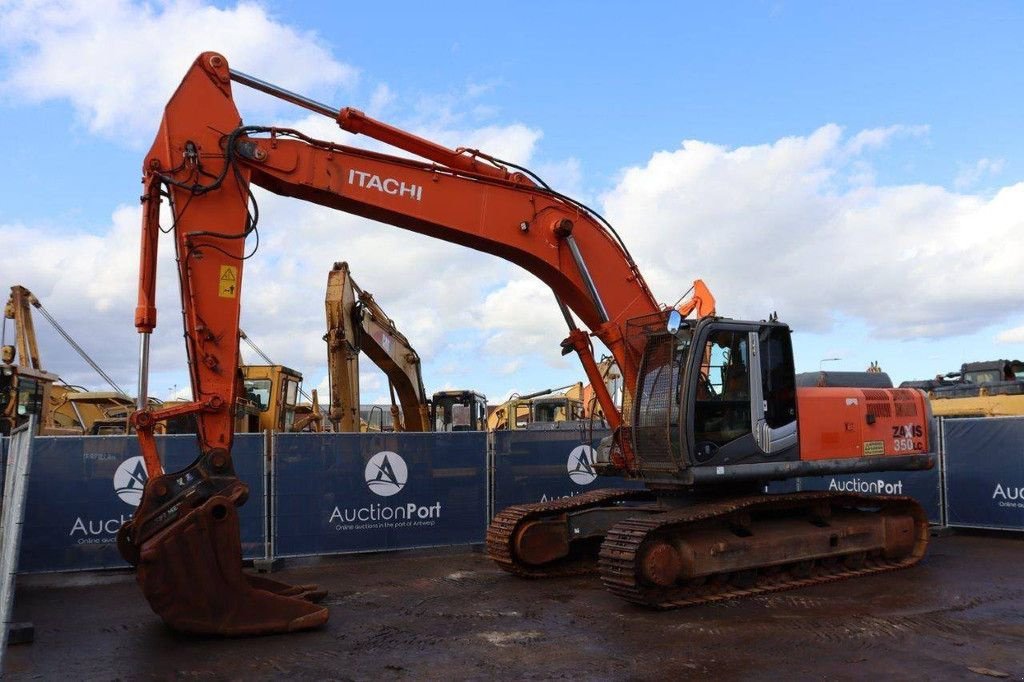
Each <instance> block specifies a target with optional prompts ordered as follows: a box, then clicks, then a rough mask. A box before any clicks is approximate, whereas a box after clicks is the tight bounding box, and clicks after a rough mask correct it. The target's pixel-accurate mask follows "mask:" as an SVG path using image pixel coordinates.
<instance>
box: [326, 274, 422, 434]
mask: <svg viewBox="0 0 1024 682" xmlns="http://www.w3.org/2000/svg"><path fill="white" fill-rule="evenodd" d="M324 308H325V311H326V313H327V334H326V335H325V336H324V340H325V341H326V342H327V375H328V381H329V383H330V390H331V407H330V412H329V418H330V420H331V424H332V425H333V426H334V429H335V430H336V431H347V432H355V431H366V430H368V429H373V426H372V422H373V418H372V414H373V413H372V412H371V414H370V415H368V417H369V418H368V419H367V420H365V421H364V420H363V419H362V418H361V413H360V401H359V353H360V352H363V353H366V356H367V357H368V358H370V360H371V361H372V362H373V363H374V364H375V365H376V366H377V367H379V368H380V370H381V371H382V372H384V375H385V376H386V377H387V379H388V391H389V393H390V395H391V424H392V426H391V428H393V429H394V430H395V431H429V430H430V401H429V399H428V398H427V392H426V389H424V388H423V375H422V373H421V370H420V356H419V354H417V353H416V351H415V350H414V349H413V347H412V345H411V344H410V343H409V339H408V338H406V336H405V335H404V334H402V333H401V332H400V331H398V328H397V326H396V325H395V321H394V320H392V319H391V318H390V317H389V316H388V315H387V313H385V312H384V310H383V309H382V308H381V307H380V305H379V304H378V303H377V301H376V300H374V298H373V294H371V293H369V292H367V291H364V290H363V289H362V288H361V287H360V286H359V285H358V284H356V282H355V280H354V279H352V273H351V270H350V269H349V266H348V263H344V262H340V263H335V264H334V267H333V268H331V271H330V273H328V275H327V294H326V296H325V298H324ZM366 422H370V424H367V423H366ZM377 428H378V429H380V430H386V429H387V428H388V427H387V426H386V425H385V424H384V419H383V412H382V413H381V419H380V421H379V424H378V426H377Z"/></svg>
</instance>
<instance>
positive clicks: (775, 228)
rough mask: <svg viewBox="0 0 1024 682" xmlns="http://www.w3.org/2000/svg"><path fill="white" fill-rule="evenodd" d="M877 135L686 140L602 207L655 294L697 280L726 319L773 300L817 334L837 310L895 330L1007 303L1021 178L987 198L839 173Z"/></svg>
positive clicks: (1019, 223)
mask: <svg viewBox="0 0 1024 682" xmlns="http://www.w3.org/2000/svg"><path fill="white" fill-rule="evenodd" d="M886 130H890V129H886ZM883 137H884V135H879V134H877V133H872V134H871V135H867V136H862V135H854V137H853V140H852V141H850V142H844V139H843V135H842V131H841V129H840V128H838V127H837V126H834V125H828V126H823V127H822V128H819V129H818V130H816V131H814V132H813V133H811V134H810V135H807V136H803V137H788V138H783V139H781V140H779V141H777V142H775V143H772V144H767V145H759V146H752V147H739V148H735V149H729V148H726V147H723V146H718V145H711V144H707V143H703V142H698V141H686V142H684V143H683V144H682V146H681V148H680V149H678V150H675V151H671V152H657V153H655V154H653V155H652V156H651V158H650V159H649V161H648V162H647V163H646V164H645V165H643V166H640V167H635V168H630V169H628V170H627V171H626V172H625V174H624V175H623V177H622V180H621V181H620V182H619V183H618V185H617V186H616V187H614V188H613V189H612V190H610V191H609V192H608V193H607V194H606V195H605V196H604V205H605V214H606V215H607V217H609V218H610V219H611V220H612V222H613V223H615V224H617V225H618V229H619V232H620V233H621V234H622V235H623V238H624V239H625V241H626V243H627V244H628V245H629V247H630V248H631V250H632V251H633V254H634V256H635V257H636V258H637V260H638V262H639V265H640V268H641V271H643V272H644V273H645V275H646V277H647V279H648V282H649V284H650V285H651V286H652V288H653V290H654V292H655V294H656V295H657V296H658V297H659V298H660V299H662V300H665V301H672V300H675V298H676V297H677V296H678V295H679V293H681V292H682V291H683V290H685V289H686V287H687V286H688V284H689V282H690V281H691V280H692V279H693V278H695V277H703V278H704V279H705V280H707V282H708V284H709V286H710V287H711V289H712V291H714V292H715V295H716V297H717V299H718V309H719V311H720V312H721V313H722V314H725V315H728V316H734V317H752V318H754V319H760V318H763V317H765V316H766V315H767V314H769V313H770V312H772V311H775V310H777V311H778V312H779V313H780V315H781V316H782V318H783V319H785V320H787V321H789V322H790V323H791V324H793V325H794V326H795V327H797V328H800V329H805V330H813V331H825V330H827V329H829V328H830V326H831V323H832V320H833V318H834V316H836V315H846V316H850V317H852V318H858V319H861V320H864V321H866V323H867V324H868V325H869V326H870V327H871V329H872V330H873V332H874V333H876V334H877V335H879V336H881V337H891V338H904V339H906V338H915V337H935V336H942V335H949V334H959V333H963V332H964V330H965V329H970V328H977V326H980V325H986V324H991V323H993V322H995V321H998V320H1000V319H1003V318H1005V317H1006V316H1007V315H1009V314H1012V313H1014V312H1019V311H1020V310H1021V309H1022V301H1024V282H1022V281H1021V279H1020V278H1019V277H1018V276H1017V272H1018V270H1019V259H1018V258H1017V256H1016V254H1015V252H1014V251H1013V250H1012V249H1008V248H1007V245H1008V244H1013V243H1016V242H1017V241H1019V235H1020V234H1021V232H1022V230H1024V183H1021V184H1017V185H1012V186H1008V187H1004V188H1002V189H1001V190H999V191H998V192H997V193H996V194H995V195H994V196H991V197H987V196H977V195H971V194H957V193H953V192H950V191H948V190H946V189H944V188H942V187H937V186H929V185H892V186H885V185H881V186H880V185H876V184H875V183H874V181H873V180H870V178H868V179H867V181H866V182H862V183H860V184H857V185H853V186H851V185H850V184H849V183H848V182H847V180H848V178H847V174H848V173H858V174H859V175H860V176H861V177H862V178H863V163H858V162H864V161H866V159H865V158H863V157H862V156H861V157H858V156H853V157H851V156H850V153H852V151H853V150H855V149H859V150H861V151H863V150H865V149H868V148H869V147H871V146H872V145H874V144H877V143H878V141H879V140H880V139H881V138H883ZM858 138H859V139H858ZM869 143H870V144H869ZM844 187H845V188H846V189H843V188H844Z"/></svg>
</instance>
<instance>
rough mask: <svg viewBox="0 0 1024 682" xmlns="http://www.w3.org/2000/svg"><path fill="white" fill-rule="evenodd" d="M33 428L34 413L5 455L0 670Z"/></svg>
mask: <svg viewBox="0 0 1024 682" xmlns="http://www.w3.org/2000/svg"><path fill="white" fill-rule="evenodd" d="M35 429H36V417H35V416H34V415H32V416H30V417H29V420H28V423H27V424H24V425H22V426H21V427H19V428H17V429H15V430H14V431H12V432H11V447H10V450H9V451H8V455H7V472H6V475H5V477H4V497H3V511H2V513H0V673H2V671H3V660H4V653H5V652H6V650H7V640H8V629H9V628H10V627H11V626H12V623H11V612H12V609H13V606H14V578H15V575H16V574H17V573H18V552H19V550H20V548H21V529H22V524H23V522H24V518H25V497H26V493H27V492H28V476H29V472H30V470H31V468H32V447H33V445H34V442H33V440H34V439H33V435H34V434H35Z"/></svg>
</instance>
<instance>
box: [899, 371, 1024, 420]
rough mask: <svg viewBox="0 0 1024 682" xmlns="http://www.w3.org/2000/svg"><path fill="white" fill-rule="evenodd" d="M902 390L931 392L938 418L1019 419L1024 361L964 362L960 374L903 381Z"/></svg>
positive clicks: (1023, 406) (1022, 408) (1023, 411)
mask: <svg viewBox="0 0 1024 682" xmlns="http://www.w3.org/2000/svg"><path fill="white" fill-rule="evenodd" d="M900 388H918V389H921V390H922V391H925V392H927V393H928V399H929V401H930V402H931V407H932V414H934V415H935V416H936V417H1019V416H1021V415H1024V362H1021V361H1020V360H986V361H983V362H965V363H963V364H962V365H961V366H960V371H959V372H949V373H948V374H945V375H942V374H940V375H938V376H936V377H935V378H934V379H925V380H914V381H904V382H903V383H902V384H900Z"/></svg>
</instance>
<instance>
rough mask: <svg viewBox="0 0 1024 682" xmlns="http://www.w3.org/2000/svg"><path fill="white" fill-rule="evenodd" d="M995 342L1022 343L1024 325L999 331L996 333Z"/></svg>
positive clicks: (1023, 340)
mask: <svg viewBox="0 0 1024 682" xmlns="http://www.w3.org/2000/svg"><path fill="white" fill-rule="evenodd" d="M996 343H1024V326H1020V327H1014V328H1012V329H1006V330H1003V331H1001V332H999V333H998V334H996Z"/></svg>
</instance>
